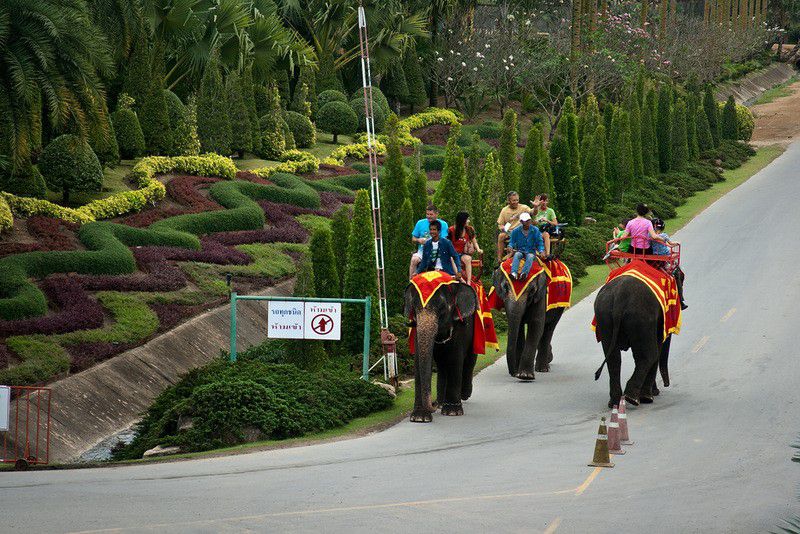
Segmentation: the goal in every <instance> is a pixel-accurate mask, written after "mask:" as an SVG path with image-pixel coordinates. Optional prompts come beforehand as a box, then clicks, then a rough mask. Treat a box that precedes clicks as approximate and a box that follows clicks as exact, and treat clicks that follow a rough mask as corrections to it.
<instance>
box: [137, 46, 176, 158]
mask: <svg viewBox="0 0 800 534" xmlns="http://www.w3.org/2000/svg"><path fill="white" fill-rule="evenodd" d="M150 70H151V72H150V75H149V77H148V80H150V84H149V86H148V89H147V92H146V94H145V95H144V99H143V100H142V101H141V102H139V110H138V112H137V114H138V116H139V124H140V125H141V126H142V134H144V144H145V146H147V152H148V153H150V154H161V155H163V154H170V153H172V128H171V127H170V123H169V113H168V111H167V101H166V99H165V98H164V78H163V55H162V53H161V52H160V51H158V50H154V51H153V57H152V60H151V64H150Z"/></svg>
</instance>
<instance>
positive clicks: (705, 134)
mask: <svg viewBox="0 0 800 534" xmlns="http://www.w3.org/2000/svg"><path fill="white" fill-rule="evenodd" d="M695 124H696V126H697V147H698V148H699V149H700V153H701V154H702V153H703V152H705V151H706V150H711V149H712V148H714V138H713V137H711V128H710V127H709V126H708V116H707V115H706V111H705V110H704V109H703V107H702V106H698V109H697V113H696V114H695Z"/></svg>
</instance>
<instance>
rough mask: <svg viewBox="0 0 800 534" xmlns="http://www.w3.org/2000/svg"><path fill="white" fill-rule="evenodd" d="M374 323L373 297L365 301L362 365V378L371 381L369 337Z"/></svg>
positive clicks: (368, 297)
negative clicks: (371, 324)
mask: <svg viewBox="0 0 800 534" xmlns="http://www.w3.org/2000/svg"><path fill="white" fill-rule="evenodd" d="M371 322H372V297H370V296H367V298H365V299H364V357H363V360H362V363H361V378H363V379H364V380H369V336H370V323H371Z"/></svg>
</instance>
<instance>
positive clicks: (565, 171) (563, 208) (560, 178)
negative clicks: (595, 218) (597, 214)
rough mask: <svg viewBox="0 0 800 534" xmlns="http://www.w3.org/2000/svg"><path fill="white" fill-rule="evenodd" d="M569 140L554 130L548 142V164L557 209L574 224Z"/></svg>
mask: <svg viewBox="0 0 800 534" xmlns="http://www.w3.org/2000/svg"><path fill="white" fill-rule="evenodd" d="M569 163H570V156H569V141H568V139H567V136H566V135H561V134H559V132H556V136H555V137H554V138H553V141H552V142H551V143H550V166H551V167H552V169H553V186H554V188H555V192H556V198H557V199H558V209H559V211H560V212H561V213H562V214H563V217H564V219H565V220H566V221H567V222H568V223H570V224H574V223H575V221H574V220H573V219H572V213H571V210H572V180H571V175H570V168H569Z"/></svg>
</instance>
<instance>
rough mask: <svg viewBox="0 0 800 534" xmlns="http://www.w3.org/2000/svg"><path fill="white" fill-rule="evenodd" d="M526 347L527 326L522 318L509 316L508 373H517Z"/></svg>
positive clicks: (512, 374)
mask: <svg viewBox="0 0 800 534" xmlns="http://www.w3.org/2000/svg"><path fill="white" fill-rule="evenodd" d="M524 348H525V326H524V324H523V323H522V319H520V318H518V317H514V316H509V317H508V341H507V342H506V364H507V365H508V374H510V375H511V376H514V375H516V374H517V368H518V366H519V356H520V354H522V350H523V349H524Z"/></svg>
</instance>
